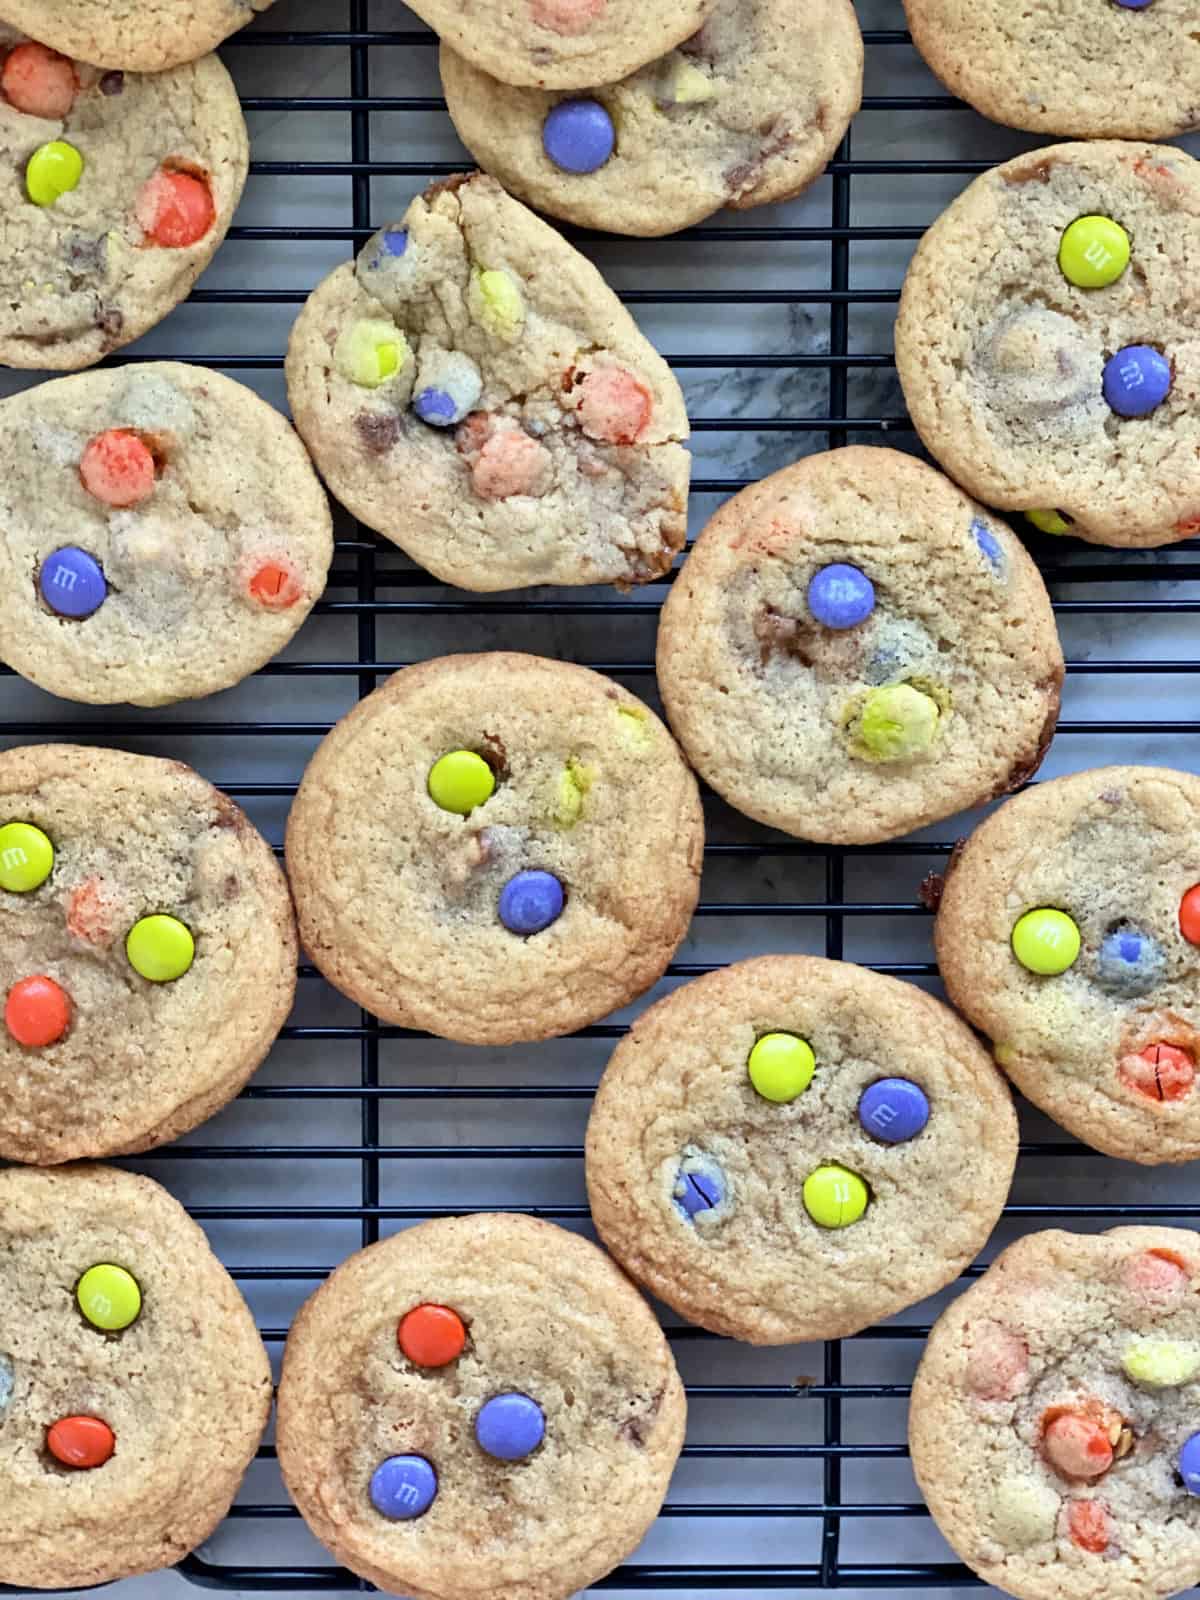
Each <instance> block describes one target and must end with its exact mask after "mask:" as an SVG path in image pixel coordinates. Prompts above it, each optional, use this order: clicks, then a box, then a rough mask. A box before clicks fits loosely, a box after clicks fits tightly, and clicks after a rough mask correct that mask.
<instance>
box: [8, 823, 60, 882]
mask: <svg viewBox="0 0 1200 1600" xmlns="http://www.w3.org/2000/svg"><path fill="white" fill-rule="evenodd" d="M53 866H54V846H53V845H52V844H51V843H50V841H49V839H48V838H47V837H46V835H45V834H44V833H43V832H42V830H41V829H40V828H35V827H34V826H33V824H32V822H6V823H5V824H4V826H3V827H2V828H0V889H7V890H8V892H9V893H10V894H28V893H29V891H30V890H31V889H36V888H37V887H38V886H39V884H43V883H45V881H46V879H47V878H48V877H49V876H50V873H51V870H52V868H53Z"/></svg>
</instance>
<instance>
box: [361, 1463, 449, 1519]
mask: <svg viewBox="0 0 1200 1600" xmlns="http://www.w3.org/2000/svg"><path fill="white" fill-rule="evenodd" d="M437 1488H438V1481H437V1473H436V1472H435V1471H434V1470H433V1467H432V1465H431V1464H430V1463H429V1462H428V1461H426V1459H425V1457H424V1456H388V1458H387V1460H386V1461H381V1462H380V1463H379V1465H378V1466H377V1467H376V1468H375V1471H374V1472H373V1473H372V1474H371V1504H372V1505H373V1506H374V1507H375V1509H376V1511H378V1512H379V1514H380V1516H384V1517H390V1518H391V1520H392V1521H393V1522H409V1521H411V1519H412V1518H413V1517H419V1516H420V1515H421V1514H422V1513H423V1512H425V1511H428V1510H429V1508H430V1506H431V1505H432V1504H433V1500H434V1496H435V1495H436V1494H437Z"/></svg>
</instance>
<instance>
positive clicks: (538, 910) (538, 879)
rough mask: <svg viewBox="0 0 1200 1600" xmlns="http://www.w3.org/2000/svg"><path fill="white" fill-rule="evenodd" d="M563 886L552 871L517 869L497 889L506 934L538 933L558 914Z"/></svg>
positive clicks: (559, 914) (561, 905)
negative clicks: (514, 873) (516, 871)
mask: <svg viewBox="0 0 1200 1600" xmlns="http://www.w3.org/2000/svg"><path fill="white" fill-rule="evenodd" d="M565 899H566V896H565V895H564V894H563V886H562V884H561V883H559V881H558V879H557V878H556V877H555V876H554V874H553V873H552V872H542V871H541V870H540V869H537V868H533V869H530V870H527V871H525V872H518V873H517V875H516V877H515V878H510V879H509V880H508V882H507V883H506V884H505V885H504V887H503V889H501V891H500V921H501V922H502V923H503V924H504V926H505V927H506V928H507V929H508V931H509V933H519V934H521V935H523V936H528V935H529V934H531V933H541V932H542V930H543V929H544V928H548V927H549V926H550V924H551V923H552V922H556V921H557V920H558V918H559V917H560V916H561V915H562V908H563V902H564V900H565Z"/></svg>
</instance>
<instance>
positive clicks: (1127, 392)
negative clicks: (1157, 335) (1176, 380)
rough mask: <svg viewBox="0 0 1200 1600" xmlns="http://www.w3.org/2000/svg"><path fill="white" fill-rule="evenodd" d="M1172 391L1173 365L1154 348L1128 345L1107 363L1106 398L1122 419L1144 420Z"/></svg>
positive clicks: (1105, 378) (1105, 367)
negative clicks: (1135, 418)
mask: <svg viewBox="0 0 1200 1600" xmlns="http://www.w3.org/2000/svg"><path fill="white" fill-rule="evenodd" d="M1170 391H1171V363H1170V362H1169V361H1168V360H1167V358H1166V356H1164V355H1162V354H1160V352H1159V351H1157V350H1155V349H1154V348H1153V346H1152V345H1148V344H1127V345H1126V346H1125V348H1124V349H1123V350H1118V351H1117V353H1116V355H1115V356H1110V357H1109V358H1108V360H1107V361H1106V362H1105V363H1104V398H1105V399H1106V400H1107V401H1108V403H1109V405H1110V406H1111V407H1112V409H1113V410H1114V411H1115V412H1116V413H1117V415H1118V416H1119V417H1145V416H1149V414H1150V412H1151V411H1153V410H1154V409H1155V407H1156V406H1160V405H1162V403H1163V401H1164V400H1165V399H1166V398H1167V395H1168V394H1169V393H1170Z"/></svg>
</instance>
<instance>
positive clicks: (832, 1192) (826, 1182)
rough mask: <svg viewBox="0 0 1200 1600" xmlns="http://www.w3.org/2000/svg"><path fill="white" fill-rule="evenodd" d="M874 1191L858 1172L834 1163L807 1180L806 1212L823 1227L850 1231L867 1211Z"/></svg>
mask: <svg viewBox="0 0 1200 1600" xmlns="http://www.w3.org/2000/svg"><path fill="white" fill-rule="evenodd" d="M870 1198H871V1194H870V1190H869V1189H868V1188H867V1186H866V1184H865V1183H864V1182H863V1181H862V1179H861V1178H860V1177H859V1175H858V1173H857V1172H851V1171H850V1169H849V1167H839V1166H838V1165H837V1164H836V1163H830V1165H829V1166H827V1167H818V1168H817V1169H816V1170H815V1171H814V1172H810V1173H809V1175H808V1177H807V1178H805V1180H804V1209H805V1210H806V1211H807V1212H808V1214H809V1216H810V1217H811V1218H812V1219H813V1221H814V1222H815V1223H816V1224H817V1226H818V1227H819V1228H848V1227H849V1226H850V1224H851V1223H852V1222H857V1221H858V1219H859V1218H860V1217H861V1216H862V1214H863V1213H864V1211H866V1209H867V1204H868V1202H869V1200H870Z"/></svg>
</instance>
